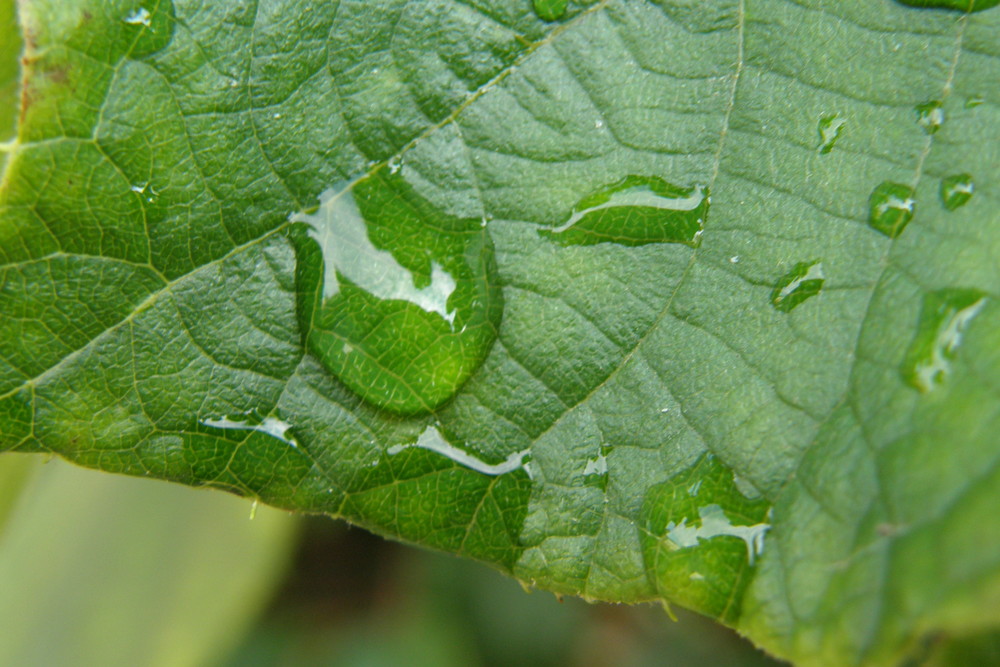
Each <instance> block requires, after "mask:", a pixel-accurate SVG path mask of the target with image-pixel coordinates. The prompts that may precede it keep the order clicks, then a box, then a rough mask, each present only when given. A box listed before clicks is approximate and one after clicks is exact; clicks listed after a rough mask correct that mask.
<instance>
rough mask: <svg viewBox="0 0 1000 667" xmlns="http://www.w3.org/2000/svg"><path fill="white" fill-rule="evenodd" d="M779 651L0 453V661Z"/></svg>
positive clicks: (556, 660) (340, 660) (356, 537)
mask: <svg viewBox="0 0 1000 667" xmlns="http://www.w3.org/2000/svg"><path fill="white" fill-rule="evenodd" d="M252 513H254V514H255V516H254V518H253V519H252V520H251V518H250V517H251V514H252ZM775 664H778V663H775V662H773V661H770V660H768V659H767V658H765V657H764V656H763V655H761V654H760V653H758V652H757V651H756V650H754V649H753V648H752V647H751V646H750V645H749V644H747V643H746V642H744V641H743V640H741V639H740V638H739V637H737V636H736V635H735V634H734V633H732V632H730V631H728V630H726V629H724V628H722V627H719V626H717V625H716V624H714V623H712V622H710V621H708V620H706V619H703V618H701V617H698V616H696V615H693V614H686V613H683V612H678V621H676V622H674V621H672V620H671V619H670V618H669V617H668V615H667V614H666V613H665V612H664V610H663V609H662V608H660V607H654V606H646V607H624V606H615V605H588V604H585V603H584V602H582V601H580V600H575V599H566V600H564V601H562V602H560V601H558V600H557V599H556V598H555V597H554V596H553V595H551V594H549V593H545V592H540V591H539V592H534V593H531V594H528V593H526V592H525V591H523V590H522V589H521V587H520V585H519V584H517V583H516V582H515V581H513V580H512V579H509V578H507V577H504V576H502V575H500V574H499V573H497V572H494V571H492V570H490V569H488V568H487V567H485V566H482V565H478V564H476V563H472V562H465V561H462V560H460V559H458V558H455V557H452V556H446V555H442V554H436V553H430V552H427V551H423V550H419V549H416V548H411V547H408V546H404V545H400V544H397V543H393V542H389V541H386V540H383V539H381V538H378V537H375V536H373V535H370V534H369V533H366V532H365V531H363V530H360V529H357V528H351V527H349V526H347V525H345V524H343V523H342V522H336V521H333V520H330V519H328V518H324V517H296V516H292V515H289V514H287V513H284V512H280V511H278V510H274V509H271V508H268V507H264V506H261V507H259V508H257V509H256V511H255V512H254V511H253V505H252V503H251V502H250V501H249V500H246V499H241V498H237V497H235V496H230V495H228V494H225V493H221V492H216V491H207V490H197V489H190V488H185V487H181V486H176V485H171V484H167V483H164V482H159V481H153V480H141V479H131V478H125V477H118V476H113V475H108V474H103V473H96V472H91V471H87V470H83V469H80V468H76V467H74V466H72V465H70V464H68V463H65V462H62V461H60V460H55V459H53V460H49V461H44V460H43V459H42V458H41V457H38V456H27V455H5V456H2V457H0V665H17V666H18V667H33V666H35V665H38V666H50V665H58V666H71V667H77V666H81V667H90V666H92V665H93V666H95V667H96V666H100V667H116V666H118V665H121V666H128V667H137V666H145V665H163V666H170V667H183V666H187V665H206V666H215V665H220V666H223V667H272V666H274V667H277V666H279V665H280V666H282V667H284V666H298V665H308V666H310V667H311V666H313V665H322V666H326V665H330V666H338V665H350V666H351V667H354V666H371V667H376V666H380V665H387V666H388V665H392V666H393V667H397V666H398V665H408V666H420V665H428V666H431V665H433V666H434V667H449V666H452V665H454V666H459V665H461V666H463V667H465V666H470V665H471V666H474V665H484V666H485V665H524V666H530V665H538V666H545V665H566V666H574V665H579V666H588V665H594V666H597V665H617V666H631V665H635V666H640V665H676V666H682V665H698V666H703V665H738V666H743V665H747V666H757V665H761V666H763V665H775Z"/></svg>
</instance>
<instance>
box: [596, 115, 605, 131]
mask: <svg viewBox="0 0 1000 667" xmlns="http://www.w3.org/2000/svg"><path fill="white" fill-rule="evenodd" d="M594 127H595V128H596V129H598V130H600V129H601V128H603V127H604V121H603V120H601V119H600V118H598V119H597V120H595V121H594Z"/></svg>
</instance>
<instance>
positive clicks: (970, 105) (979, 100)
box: [965, 95, 986, 109]
mask: <svg viewBox="0 0 1000 667" xmlns="http://www.w3.org/2000/svg"><path fill="white" fill-rule="evenodd" d="M985 101H986V100H984V99H983V96H982V95H973V96H972V97H970V98H968V99H967V100H965V108H966V109H975V108H976V107H978V106H982V105H983V103H984V102H985Z"/></svg>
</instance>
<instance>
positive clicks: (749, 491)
mask: <svg viewBox="0 0 1000 667" xmlns="http://www.w3.org/2000/svg"><path fill="white" fill-rule="evenodd" d="M733 486H735V487H736V490H737V491H739V492H740V493H741V494H743V497H744V498H746V499H747V500H757V499H759V498H763V497H764V494H762V493H761V492H760V489H758V488H757V487H756V486H754V484H753V482H751V481H750V480H749V479H747V478H746V477H742V476H740V475H737V474H736V473H733Z"/></svg>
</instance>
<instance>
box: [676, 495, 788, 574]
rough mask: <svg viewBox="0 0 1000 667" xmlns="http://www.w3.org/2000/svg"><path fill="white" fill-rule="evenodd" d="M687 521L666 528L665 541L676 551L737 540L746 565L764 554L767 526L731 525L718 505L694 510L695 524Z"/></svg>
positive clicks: (767, 524) (762, 524) (684, 519)
mask: <svg viewBox="0 0 1000 667" xmlns="http://www.w3.org/2000/svg"><path fill="white" fill-rule="evenodd" d="M687 521H688V518H687V517H684V518H683V519H681V521H680V523H674V522H673V521H671V522H670V523H668V524H667V539H668V540H670V541H671V542H673V543H674V544H675V545H677V548H678V549H688V548H690V547H696V546H698V544H699V543H700V542H701V541H702V540H710V539H712V538H713V537H722V536H729V537H738V538H739V539H741V540H743V542H744V543H745V544H746V547H747V561H748V562H749V563H750V565H753V564H754V560H756V558H757V557H758V556H760V554H761V553H763V552H764V536H765V535H766V534H767V531H769V530H771V524H769V523H755V524H753V525H750V526H746V525H735V524H733V523H732V521H730V519H729V517H727V516H726V513H725V512H724V511H722V507H720V506H719V505H715V504H712V505H706V506H704V507H702V508H700V509H699V510H698V522H699V523H700V525H698V526H695V525H694V524H695V522H692V523H691V525H687Z"/></svg>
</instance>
